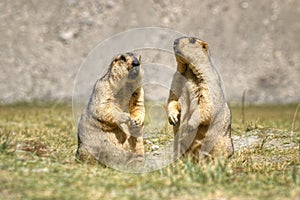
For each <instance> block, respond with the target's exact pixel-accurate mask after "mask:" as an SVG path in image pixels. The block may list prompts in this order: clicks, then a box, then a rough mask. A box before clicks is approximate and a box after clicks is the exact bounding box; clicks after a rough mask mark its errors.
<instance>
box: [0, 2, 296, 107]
mask: <svg viewBox="0 0 300 200" xmlns="http://www.w3.org/2000/svg"><path fill="white" fill-rule="evenodd" d="M299 21H300V1H298V0H285V1H282V0H264V1H259V0H248V1H246V0H245V1H241V0H202V1H199V0H173V1H171V0H101V1H100V0H52V1H48V0H13V1H12V0H1V1H0V23H1V29H0V80H1V82H0V103H12V102H18V101H32V100H36V99H39V100H50V101H53V100H63V101H64V100H66V101H68V100H70V99H71V98H72V90H73V85H74V79H75V77H76V73H77V70H78V69H79V67H80V65H81V63H82V62H83V61H84V59H85V58H86V56H87V54H88V53H89V52H90V51H91V50H92V49H93V47H95V46H96V45H97V44H98V43H100V42H101V41H103V40H104V39H106V38H108V37H110V36H112V35H114V34H116V33H119V32H122V31H125V30H128V29H132V28H137V27H146V26H159V27H166V28H171V29H174V30H177V31H179V32H182V33H184V34H187V35H190V36H197V37H200V38H201V39H203V40H205V41H207V42H208V43H209V45H210V49H211V53H212V56H213V58H214V60H215V62H216V63H217V65H218V66H219V68H220V72H221V74H222V76H223V80H224V83H225V86H226V93H227V97H228V100H229V101H231V102H240V101H241V97H242V93H243V91H246V92H247V93H246V94H247V96H246V100H247V102H250V103H290V102H300V92H299V88H300V64H299V63H300V23H299Z"/></svg>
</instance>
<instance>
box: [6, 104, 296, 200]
mask: <svg viewBox="0 0 300 200" xmlns="http://www.w3.org/2000/svg"><path fill="white" fill-rule="evenodd" d="M296 107H297V105H286V106H277V105H274V106H269V105H265V106H247V107H246V108H245V114H244V119H245V122H244V123H242V113H241V108H240V107H239V106H231V109H232V113H233V125H232V130H233V131H232V135H233V136H234V137H237V138H238V139H237V141H238V140H239V137H243V136H249V135H256V136H257V138H258V141H259V142H258V144H255V145H252V146H249V147H246V148H244V149H239V150H238V151H236V153H235V155H234V156H233V157H232V158H230V159H229V160H228V161H224V160H223V159H221V158H220V159H215V160H214V161H210V162H206V161H203V162H201V163H199V164H196V163H193V162H191V161H189V160H188V159H185V160H183V161H179V162H177V163H174V164H172V165H170V166H168V167H166V168H164V169H162V170H159V171H154V172H151V173H146V174H130V173H126V172H120V171H116V170H113V169H110V168H103V167H101V166H100V165H89V164H79V163H76V162H75V160H74V155H75V151H76V147H77V137H76V127H75V124H74V119H73V115H72V108H71V106H70V105H61V104H59V105H56V104H41V103H40V104H18V105H3V106H0V181H1V184H0V199H272V200H274V199H299V196H300V149H299V138H300V113H298V115H297V116H296V118H295V120H294V125H293V127H294V130H291V127H292V124H293V119H294V114H295V111H296ZM299 112H300V110H299ZM159 135H160V136H161V133H160V134H159ZM284 145H286V146H284Z"/></svg>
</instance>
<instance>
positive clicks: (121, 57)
mask: <svg viewBox="0 0 300 200" xmlns="http://www.w3.org/2000/svg"><path fill="white" fill-rule="evenodd" d="M119 59H120V60H123V61H124V62H126V57H125V56H124V55H123V54H121V55H120V56H119Z"/></svg>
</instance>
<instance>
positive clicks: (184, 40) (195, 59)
mask: <svg viewBox="0 0 300 200" xmlns="http://www.w3.org/2000/svg"><path fill="white" fill-rule="evenodd" d="M173 48H174V52H175V57H176V61H177V64H178V65H177V71H179V72H181V73H183V72H185V71H186V70H187V69H188V68H190V69H191V70H192V71H193V73H194V74H195V75H196V76H197V77H198V78H200V73H201V72H200V71H199V67H200V66H197V65H199V63H201V64H205V63H209V62H210V61H209V56H210V55H209V49H208V44H207V43H206V42H204V41H202V40H200V39H198V38H195V37H180V38H178V39H176V40H175V41H174V45H173Z"/></svg>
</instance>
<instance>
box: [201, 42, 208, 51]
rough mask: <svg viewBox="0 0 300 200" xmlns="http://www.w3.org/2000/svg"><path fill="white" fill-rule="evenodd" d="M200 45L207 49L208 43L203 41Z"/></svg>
mask: <svg viewBox="0 0 300 200" xmlns="http://www.w3.org/2000/svg"><path fill="white" fill-rule="evenodd" d="M202 47H203V49H205V50H206V51H208V44H207V43H206V42H203V44H202Z"/></svg>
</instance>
